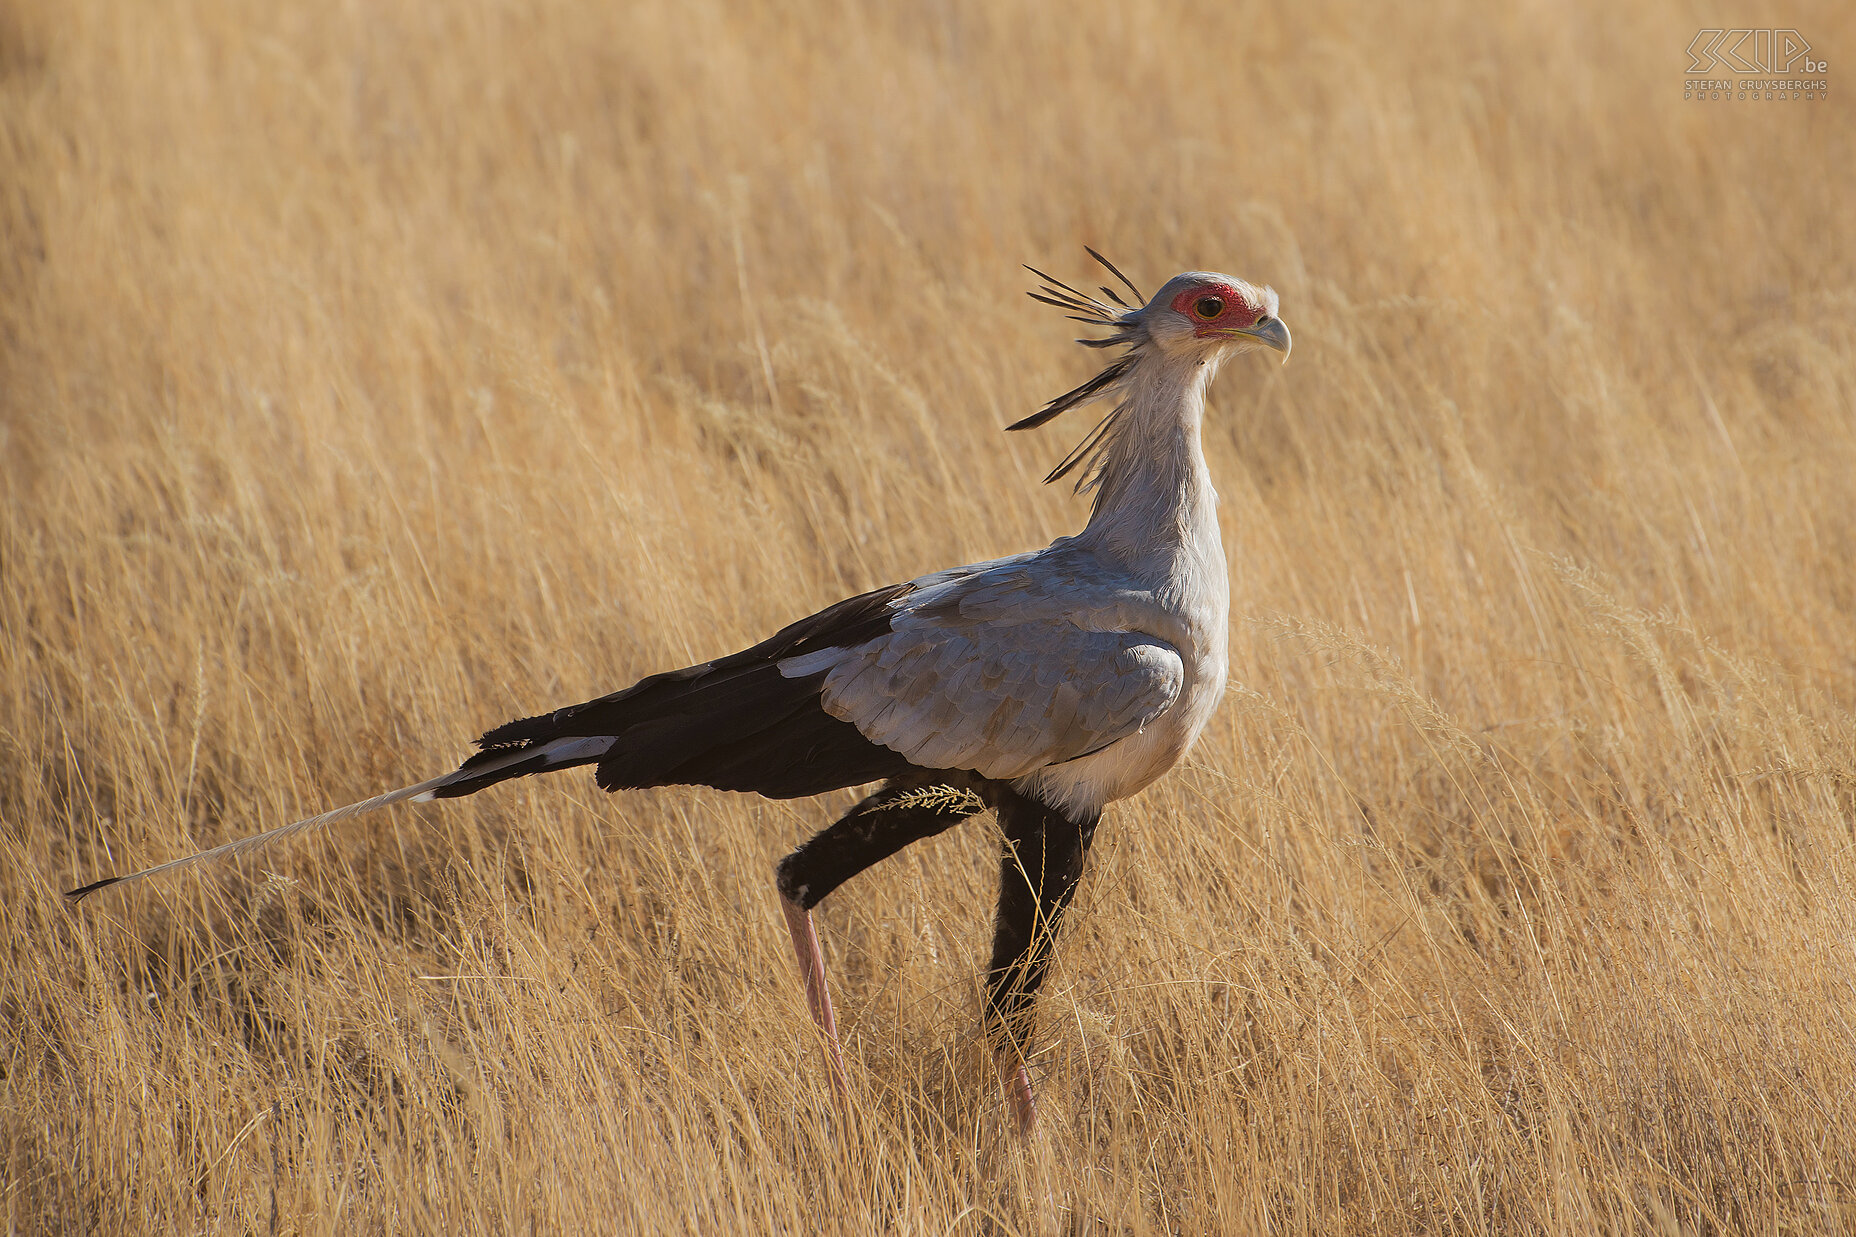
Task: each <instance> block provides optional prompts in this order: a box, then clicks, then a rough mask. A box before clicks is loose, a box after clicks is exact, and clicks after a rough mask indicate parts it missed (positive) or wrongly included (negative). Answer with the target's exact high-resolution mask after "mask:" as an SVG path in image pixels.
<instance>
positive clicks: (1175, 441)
mask: <svg viewBox="0 0 1856 1237" xmlns="http://www.w3.org/2000/svg"><path fill="white" fill-rule="evenodd" d="M1142 360H1143V361H1144V362H1146V363H1145V364H1140V365H1137V366H1136V367H1135V369H1134V372H1133V373H1131V374H1130V375H1129V376H1128V379H1127V380H1126V385H1125V387H1124V390H1125V392H1126V398H1125V400H1124V402H1123V404H1122V405H1121V407H1120V408H1119V409H1117V411H1116V413H1115V414H1114V418H1113V422H1112V424H1110V425H1109V426H1108V427H1107V429H1106V432H1105V433H1104V434H1103V436H1102V439H1101V442H1100V444H1099V446H1098V447H1097V448H1096V453H1097V458H1096V459H1095V460H1093V461H1091V463H1090V484H1091V485H1092V486H1093V487H1094V489H1095V492H1096V494H1095V506H1094V508H1093V510H1092V511H1091V512H1090V516H1089V524H1088V527H1086V528H1085V529H1084V530H1083V531H1082V532H1081V533H1080V534H1078V536H1077V540H1078V541H1081V542H1084V543H1086V544H1089V545H1090V547H1091V548H1092V549H1094V550H1095V551H1096V552H1097V553H1098V554H1102V555H1103V556H1104V557H1108V558H1112V559H1115V560H1118V561H1120V562H1123V563H1126V564H1128V565H1130V566H1133V565H1135V564H1136V563H1139V562H1141V561H1151V560H1152V557H1153V556H1154V555H1155V554H1156V553H1157V552H1163V551H1164V550H1166V549H1167V548H1169V547H1176V546H1184V545H1187V544H1191V543H1197V542H1199V541H1201V540H1202V539H1203V538H1204V536H1205V534H1206V533H1207V532H1208V531H1209V533H1210V535H1211V537H1212V539H1213V540H1214V541H1215V540H1216V538H1217V526H1218V517H1217V501H1218V496H1217V493H1216V492H1215V491H1214V490H1213V489H1212V484H1211V474H1210V473H1209V472H1208V471H1207V470H1206V467H1205V454H1204V451H1203V450H1202V449H1201V447H1200V444H1199V426H1200V422H1201V421H1203V419H1204V416H1205V390H1206V387H1207V385H1208V384H1209V383H1210V382H1211V379H1212V376H1213V375H1214V374H1215V373H1216V372H1217V370H1218V364H1219V361H1218V359H1217V358H1216V357H1212V358H1208V359H1205V360H1173V359H1172V358H1167V357H1162V356H1158V355H1155V356H1151V357H1143V358H1142Z"/></svg>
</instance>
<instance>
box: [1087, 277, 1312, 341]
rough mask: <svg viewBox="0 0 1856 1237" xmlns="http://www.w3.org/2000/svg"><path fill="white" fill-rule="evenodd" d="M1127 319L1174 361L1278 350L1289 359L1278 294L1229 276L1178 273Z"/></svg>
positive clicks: (1128, 315) (1270, 289) (1125, 317)
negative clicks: (1176, 359) (1135, 321)
mask: <svg viewBox="0 0 1856 1237" xmlns="http://www.w3.org/2000/svg"><path fill="white" fill-rule="evenodd" d="M1123 318H1124V319H1127V318H1137V319H1138V320H1139V327H1140V329H1141V330H1142V331H1143V332H1144V333H1145V334H1146V335H1147V338H1148V339H1149V340H1150V341H1152V343H1153V345H1154V346H1155V347H1157V348H1159V349H1160V351H1161V352H1164V353H1166V354H1167V355H1168V356H1170V357H1193V358H1197V359H1200V360H1211V359H1214V358H1216V359H1220V360H1222V359H1223V358H1225V357H1227V356H1231V355H1233V354H1236V353H1243V352H1254V351H1256V350H1257V349H1259V348H1274V349H1275V350H1276V351H1278V352H1280V353H1282V359H1283V360H1285V361H1287V360H1288V359H1289V328H1288V327H1287V326H1284V325H1283V321H1282V319H1281V318H1279V317H1277V316H1276V290H1275V289H1274V288H1259V287H1257V286H1256V285H1255V284H1251V283H1245V282H1244V281H1243V280H1241V279H1237V278H1234V277H1233V276H1230V275H1216V274H1212V273H1211V272H1209V271H1188V272H1186V273H1185V274H1183V275H1175V276H1173V278H1171V279H1169V280H1168V281H1167V284H1166V287H1164V288H1162V289H1160V291H1159V293H1157V294H1156V295H1155V296H1154V299H1153V300H1151V301H1149V302H1147V304H1146V305H1144V306H1143V307H1141V308H1140V309H1137V310H1134V311H1132V312H1131V313H1128V314H1125V315H1123ZM1130 325H1132V324H1130Z"/></svg>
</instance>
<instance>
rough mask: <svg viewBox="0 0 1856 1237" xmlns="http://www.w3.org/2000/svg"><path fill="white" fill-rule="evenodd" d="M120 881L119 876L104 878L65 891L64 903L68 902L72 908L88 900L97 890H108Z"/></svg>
mask: <svg viewBox="0 0 1856 1237" xmlns="http://www.w3.org/2000/svg"><path fill="white" fill-rule="evenodd" d="M121 879H122V877H120V876H106V877H104V878H103V879H102V880H100V881H92V882H91V883H90V884H88V885H84V886H82V887H80V888H77V889H67V890H66V891H65V895H64V896H65V899H66V901H68V902H70V903H71V905H72V906H76V905H77V904H78V903H79V902H82V901H83V900H84V899H85V898H88V897H89V896H90V895H91V894H93V893H95V892H96V891H97V890H99V889H108V888H109V887H110V886H111V885H114V884H115V883H116V882H117V881H119V880H121Z"/></svg>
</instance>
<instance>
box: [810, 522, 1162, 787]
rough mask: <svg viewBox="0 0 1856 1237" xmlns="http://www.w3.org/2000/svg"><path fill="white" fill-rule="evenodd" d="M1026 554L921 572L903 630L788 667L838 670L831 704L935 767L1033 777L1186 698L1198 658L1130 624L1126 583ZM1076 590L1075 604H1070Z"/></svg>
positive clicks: (827, 703) (896, 624)
mask: <svg viewBox="0 0 1856 1237" xmlns="http://www.w3.org/2000/svg"><path fill="white" fill-rule="evenodd" d="M1050 567H1051V564H1050V563H1049V561H1048V560H1045V561H1044V562H1037V561H1035V560H1027V559H1015V560H1005V561H1002V562H999V563H996V564H981V565H978V567H977V568H965V569H961V570H960V571H959V572H958V573H945V574H944V575H943V576H940V577H926V578H924V579H923V580H921V581H917V582H916V583H917V585H918V586H919V587H918V589H917V591H916V592H915V593H913V594H912V595H910V596H909V597H908V598H907V600H903V601H899V604H898V605H897V613H896V616H895V619H894V620H893V628H892V630H891V631H889V632H887V633H884V634H883V635H880V636H878V637H876V638H875V639H872V640H869V641H867V642H865V643H862V644H859V645H857V646H856V647H854V648H845V649H832V650H826V651H824V652H821V653H818V654H813V655H810V656H805V657H798V658H793V659H791V660H789V661H787V662H783V663H782V664H781V672H782V673H783V674H786V675H788V676H789V677H798V676H800V675H808V674H816V673H819V672H820V671H823V672H824V679H823V682H822V685H821V688H820V696H821V700H822V703H823V705H824V707H825V710H826V712H828V713H830V714H832V715H833V716H835V717H837V718H840V719H841V720H844V721H848V722H850V723H851V724H853V725H854V726H856V727H857V729H858V730H859V731H861V732H862V733H863V735H864V737H865V738H867V739H869V740H870V741H872V742H874V743H880V744H882V745H883V746H885V747H888V748H890V749H892V750H894V751H897V752H900V753H902V755H904V756H906V757H907V758H908V759H909V760H910V761H912V762H913V763H915V764H917V765H921V766H923V767H925V768H931V769H972V770H974V771H975V772H978V773H979V774H981V775H982V776H985V777H992V778H1014V777H1022V776H1024V775H1025V774H1027V773H1031V772H1033V771H1034V770H1037V769H1041V768H1043V767H1044V766H1046V765H1053V764H1060V763H1062V762H1063V761H1066V760H1074V759H1076V758H1077V757H1079V756H1085V755H1088V754H1089V753H1090V752H1093V751H1096V750H1098V749H1100V748H1103V747H1106V746H1108V745H1109V744H1111V743H1114V742H1115V741H1117V740H1118V739H1123V738H1126V737H1127V736H1129V735H1131V734H1135V733H1137V732H1139V731H1140V730H1141V729H1143V728H1144V727H1145V726H1147V725H1148V724H1149V723H1151V722H1152V721H1153V720H1154V719H1155V718H1157V717H1159V716H1160V715H1161V714H1162V713H1164V712H1165V711H1166V710H1167V709H1168V708H1169V707H1171V705H1172V704H1173V702H1174V701H1176V700H1177V699H1178V698H1179V693H1180V690H1181V688H1182V687H1183V685H1184V683H1185V665H1184V662H1183V661H1182V660H1181V658H1180V655H1179V650H1178V649H1177V648H1175V647H1174V646H1173V645H1172V644H1170V643H1168V642H1167V641H1166V640H1164V639H1161V638H1160V637H1158V636H1156V635H1153V634H1150V633H1149V632H1145V631H1141V630H1133V629H1130V628H1129V625H1128V620H1129V619H1130V618H1131V617H1136V616H1138V612H1139V611H1140V610H1141V609H1142V608H1143V607H1140V606H1138V605H1136V604H1134V603H1132V602H1131V601H1130V600H1129V598H1130V595H1131V590H1130V589H1129V588H1127V587H1125V586H1123V585H1121V584H1120V583H1119V582H1116V581H1101V580H1089V581H1085V580H1078V579H1075V578H1072V579H1071V580H1070V581H1068V583H1069V585H1070V587H1068V588H1065V587H1061V584H1062V583H1063V582H1062V581H1059V580H1057V579H1054V578H1053V576H1052V572H1051V570H1050ZM1065 594H1068V601H1069V602H1070V603H1071V605H1070V608H1068V609H1067V610H1066V609H1064V608H1062V607H1060V606H1059V605H1057V604H1054V603H1056V602H1058V601H1059V600H1060V599H1061V598H1063V597H1064V595H1065Z"/></svg>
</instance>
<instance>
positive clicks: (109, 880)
mask: <svg viewBox="0 0 1856 1237" xmlns="http://www.w3.org/2000/svg"><path fill="white" fill-rule="evenodd" d="M560 746H561V747H563V748H565V747H567V746H568V745H565V744H563V745H560ZM573 746H574V747H575V748H585V747H586V746H587V744H586V741H585V740H581V741H580V742H579V743H577V744H574V745H573ZM548 754H549V753H547V752H546V751H545V750H544V751H539V752H537V751H529V752H512V753H510V755H509V759H508V760H507V761H505V762H499V763H510V764H513V763H515V762H516V761H518V760H521V761H524V762H527V763H530V764H534V765H536V766H538V767H536V768H533V769H530V770H525V772H541V771H543V769H544V767H546V762H544V761H542V760H539V759H538V757H545V756H547V755H548ZM562 754H563V755H565V754H566V753H564V752H563V753H562ZM573 755H575V756H580V755H581V752H580V751H578V750H576V751H575V752H574V753H573ZM590 762H591V761H590V759H588V758H584V757H583V758H582V759H580V760H578V761H576V762H575V763H590ZM553 767H555V768H562V767H568V766H567V765H566V764H565V763H564V762H562V761H560V760H559V759H558V757H557V760H556V762H555V763H554V764H553ZM495 770H496V765H494V764H492V765H490V766H489V767H484V766H478V767H477V768H474V769H470V770H468V771H467V770H463V769H460V770H458V771H456V772H453V773H446V774H444V775H443V776H441V777H435V778H432V779H431V780H429V781H424V782H420V783H418V784H416V785H413V786H402V787H400V788H399V789H398V790H389V791H388V792H387V793H386V794H384V795H375V796H374V797H373V798H372V799H363V800H361V802H359V803H350V804H348V805H347V806H346V807H338V808H333V809H331V810H329V811H327V812H322V813H319V814H318V815H315V816H310V817H306V818H304V819H303V820H296V821H291V822H290V823H289V824H287V825H279V826H277V828H275V829H267V830H265V831H264V832H263V833H254V834H252V835H251V836H250V837H248V838H238V839H236V840H234V841H231V842H227V843H225V844H224V845H222V846H215V847H213V848H212V849H211V850H202V851H196V852H195V853H193V854H191V855H184V856H182V857H181V858H179V859H171V860H169V861H168V862H166V863H158V864H156V865H155V866H154V867H152V868H143V869H142V870H141V871H139V872H131V873H129V875H127V876H110V877H105V878H104V879H103V880H100V881H93V882H91V883H90V884H88V885H85V886H83V887H82V888H81V889H73V890H71V891H70V892H68V893H66V894H65V897H67V898H69V899H71V901H73V902H81V901H83V900H84V899H85V898H87V897H89V896H90V895H91V894H93V893H96V892H97V891H98V890H101V889H111V888H115V887H118V886H121V885H127V884H130V883H132V882H134V881H139V880H145V879H147V878H148V877H150V876H160V875H162V874H163V873H166V872H172V871H175V870H176V869H178V868H190V867H192V866H193V865H194V864H196V863H217V862H218V861H220V860H222V859H233V858H236V857H237V856H239V855H245V854H249V853H251V852H252V851H254V850H261V849H263V848H264V847H266V846H269V845H270V844H271V843H273V842H280V841H282V840H283V839H285V838H289V837H295V836H296V835H297V834H299V833H310V832H313V831H314V830H317V829H322V828H325V827H327V826H329V825H333V824H336V823H338V822H340V821H344V820H347V819H348V818H349V817H352V816H360V815H363V814H364V813H367V812H373V811H378V810H379V809H381V808H383V807H392V806H393V805H394V804H396V803H404V802H406V801H407V800H409V799H410V800H413V801H414V802H421V803H422V802H425V801H426V800H428V799H434V798H439V797H444V796H443V792H444V791H445V789H446V787H449V786H452V785H454V784H456V783H458V782H461V781H466V780H468V781H471V782H476V783H480V784H481V785H487V784H490V783H489V782H488V781H486V780H485V778H486V775H487V774H493V773H494V772H495ZM479 788H480V785H479V786H472V787H471V789H473V790H475V789H479Z"/></svg>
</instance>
